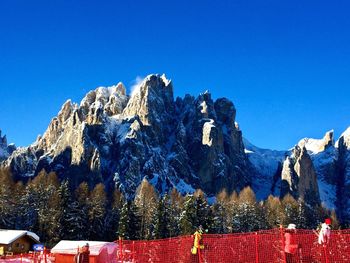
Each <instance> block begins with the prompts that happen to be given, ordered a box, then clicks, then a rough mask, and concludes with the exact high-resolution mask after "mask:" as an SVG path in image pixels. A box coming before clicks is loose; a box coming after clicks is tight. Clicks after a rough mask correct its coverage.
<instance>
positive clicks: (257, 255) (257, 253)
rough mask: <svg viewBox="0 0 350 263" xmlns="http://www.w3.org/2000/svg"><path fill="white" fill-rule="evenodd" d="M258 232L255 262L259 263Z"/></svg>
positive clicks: (256, 234) (256, 235) (256, 233)
mask: <svg viewBox="0 0 350 263" xmlns="http://www.w3.org/2000/svg"><path fill="white" fill-rule="evenodd" d="M258 237H259V236H258V232H255V262H256V263H259V247H258V246H259V242H258Z"/></svg>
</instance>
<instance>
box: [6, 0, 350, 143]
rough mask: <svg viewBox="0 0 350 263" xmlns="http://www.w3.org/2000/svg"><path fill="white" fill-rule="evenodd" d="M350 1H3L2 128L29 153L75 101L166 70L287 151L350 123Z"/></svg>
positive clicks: (179, 88) (261, 139)
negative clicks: (227, 103)
mask: <svg viewBox="0 0 350 263" xmlns="http://www.w3.org/2000/svg"><path fill="white" fill-rule="evenodd" d="M349 12H350V2H349V1H280V0H276V1H269V0H266V1H246V0H242V1H235V0H231V1H225V0H222V1H209V0H201V1H182V0H180V1H179V0H177V1H152V0H148V1H117V0H115V1H97V0H96V1H91V0H84V1H78V0H76V1H68V0H66V1H64V0H62V1H35V0H31V1H26V0H23V1H19V0H2V1H0V96H1V102H0V129H1V130H2V131H3V133H5V134H7V137H8V140H9V141H10V142H14V143H16V145H22V146H23V145H28V144H30V143H31V142H33V141H34V140H35V139H36V137H37V135H38V134H42V133H43V132H44V131H45V130H46V127H47V125H48V124H49V122H50V120H51V118H52V117H54V116H55V115H56V114H57V112H58V111H59V110H60V108H61V105H62V104H63V103H64V102H65V101H66V100H67V99H69V98H71V99H72V100H73V101H75V102H80V100H81V99H82V97H83V96H84V94H85V93H86V92H87V91H89V90H91V89H94V88H96V87H97V86H108V85H112V84H115V83H117V82H119V81H122V82H123V83H124V84H125V85H126V86H128V87H130V86H131V85H132V84H133V82H134V80H135V78H136V77H137V76H146V75H148V74H150V73H166V75H167V76H168V77H169V78H171V79H172V80H173V82H174V88H175V95H176V96H183V95H184V94H186V93H190V94H192V95H198V94H199V93H200V92H203V91H205V90H207V89H208V90H210V91H211V93H212V95H213V97H214V98H219V97H227V98H229V99H231V100H232V101H233V102H234V104H235V106H236V108H237V121H238V122H239V124H240V127H241V129H242V131H243V135H244V136H245V137H246V138H248V139H249V140H250V141H251V142H252V143H254V144H256V145H257V146H260V147H266V148H274V149H286V148H290V147H292V146H293V145H294V144H296V143H297V142H298V140H299V139H301V138H303V137H315V138H320V137H322V136H323V134H324V133H325V132H326V131H327V130H330V129H334V130H335V134H336V136H339V135H340V133H341V132H342V131H344V130H345V129H346V128H347V127H348V126H349V125H350V118H349V116H350V114H349V112H350V103H349V99H350V85H349V84H350V30H349V29H350V16H349Z"/></svg>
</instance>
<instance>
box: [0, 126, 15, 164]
mask: <svg viewBox="0 0 350 263" xmlns="http://www.w3.org/2000/svg"><path fill="white" fill-rule="evenodd" d="M15 148H16V147H15V146H14V145H13V144H10V145H7V139H6V136H5V135H4V136H1V130H0V162H1V161H3V160H6V159H7V158H8V157H9V156H10V154H11V153H12V152H13V151H14V150H15Z"/></svg>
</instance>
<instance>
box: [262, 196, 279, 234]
mask: <svg viewBox="0 0 350 263" xmlns="http://www.w3.org/2000/svg"><path fill="white" fill-rule="evenodd" d="M264 211H265V217H266V223H267V226H268V228H276V227H279V226H280V225H281V224H282V221H283V218H282V214H283V211H282V204H281V201H280V199H279V198H278V197H274V196H272V195H269V197H268V198H267V199H266V200H265V202H264Z"/></svg>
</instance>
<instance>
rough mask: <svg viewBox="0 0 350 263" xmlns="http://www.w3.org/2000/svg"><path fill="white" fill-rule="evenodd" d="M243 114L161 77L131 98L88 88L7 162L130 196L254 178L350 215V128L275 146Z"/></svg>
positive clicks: (267, 189) (260, 192) (263, 191)
mask: <svg viewBox="0 0 350 263" xmlns="http://www.w3.org/2000/svg"><path fill="white" fill-rule="evenodd" d="M235 118H236V108H235V106H234V104H233V103H232V102H231V101H229V100H228V99H226V98H219V99H217V100H215V101H214V100H213V99H212V98H211V94H210V93H209V92H204V93H202V94H200V95H199V96H198V97H197V98H195V97H193V96H191V95H185V97H184V98H179V97H178V98H176V99H174V95H173V85H172V81H171V80H168V79H167V78H166V77H165V75H164V74H163V75H156V74H152V75H149V76H147V77H146V78H145V79H144V80H143V81H142V82H141V83H139V85H137V87H135V89H134V90H133V92H132V93H131V94H130V95H128V94H127V93H126V88H125V86H124V85H123V84H122V83H118V84H117V85H114V86H111V87H107V88H104V87H99V88H97V89H95V90H92V91H90V92H88V93H87V94H86V95H85V97H84V98H83V99H82V100H81V102H80V104H77V103H72V101H71V100H67V101H66V102H65V103H64V104H63V106H62V108H61V110H60V111H59V113H58V114H57V116H56V117H54V118H53V119H52V120H51V122H50V124H49V126H48V128H47V130H46V131H45V133H44V134H43V135H42V136H39V137H38V138H37V140H36V141H35V142H34V143H33V144H31V145H30V146H28V147H22V148H18V149H15V148H13V147H12V148H11V150H8V146H7V142H6V137H0V139H1V143H0V158H1V153H2V166H5V167H9V168H10V169H11V171H12V173H13V174H14V178H15V179H16V180H25V179H26V178H28V177H33V176H35V175H36V174H38V173H39V172H40V170H42V169H45V170H46V171H47V172H50V171H55V172H56V173H57V174H58V175H59V177H60V178H61V179H62V180H63V179H69V180H71V181H72V182H73V183H75V184H78V183H79V182H81V181H87V182H89V183H90V184H92V185H93V184H96V183H99V182H103V183H104V184H106V186H107V189H108V188H109V189H111V188H113V187H118V188H119V189H121V190H122V191H123V192H125V193H127V194H128V195H129V196H132V195H133V193H134V192H135V190H136V188H137V186H138V185H139V184H140V183H141V181H142V180H143V179H144V178H146V179H147V180H148V181H150V182H151V183H152V184H153V185H154V186H155V187H156V189H157V190H158V191H159V192H167V191H169V190H170V189H171V188H174V187H175V188H177V189H178V190H180V192H182V193H186V192H194V190H195V189H197V188H201V189H202V190H203V191H204V192H205V193H207V195H208V196H213V195H215V194H216V193H218V192H219V191H220V190H222V189H223V188H226V189H227V190H228V191H240V190H241V189H242V188H243V187H245V186H247V185H250V186H252V187H253V189H254V191H255V192H256V194H257V197H258V198H259V199H265V198H267V196H268V195H269V194H274V195H277V196H283V195H285V194H286V193H291V194H292V195H293V196H295V197H296V198H305V199H306V200H305V201H306V202H309V201H310V200H309V198H306V196H308V195H309V194H310V193H311V195H312V196H314V197H315V200H316V203H319V202H325V203H326V205H327V206H328V207H329V208H336V209H337V210H338V211H339V214H341V215H342V217H343V218H344V219H347V218H349V217H350V211H349V207H350V203H349V202H347V201H344V200H343V197H344V196H345V197H346V196H350V191H348V190H347V189H348V187H347V186H349V185H350V154H349V152H350V128H349V129H347V130H346V131H345V132H344V133H343V134H342V135H341V136H340V138H339V139H338V140H337V141H336V142H334V138H333V137H334V134H333V131H329V132H327V133H326V134H325V136H324V138H322V139H309V138H304V139H301V140H300V141H299V142H298V143H297V144H296V146H295V147H294V148H293V149H291V150H286V151H274V150H269V149H261V148H259V147H256V146H254V145H252V144H251V143H249V141H248V140H246V139H244V138H243V136H242V131H241V130H240V128H239V125H238V124H237V123H236V120H235ZM4 138H5V139H4ZM1 149H2V150H1ZM4 149H6V151H5V150H4ZM0 160H1V159H0ZM339 195H340V196H339ZM310 202H311V201H310ZM311 203H312V202H311Z"/></svg>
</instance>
